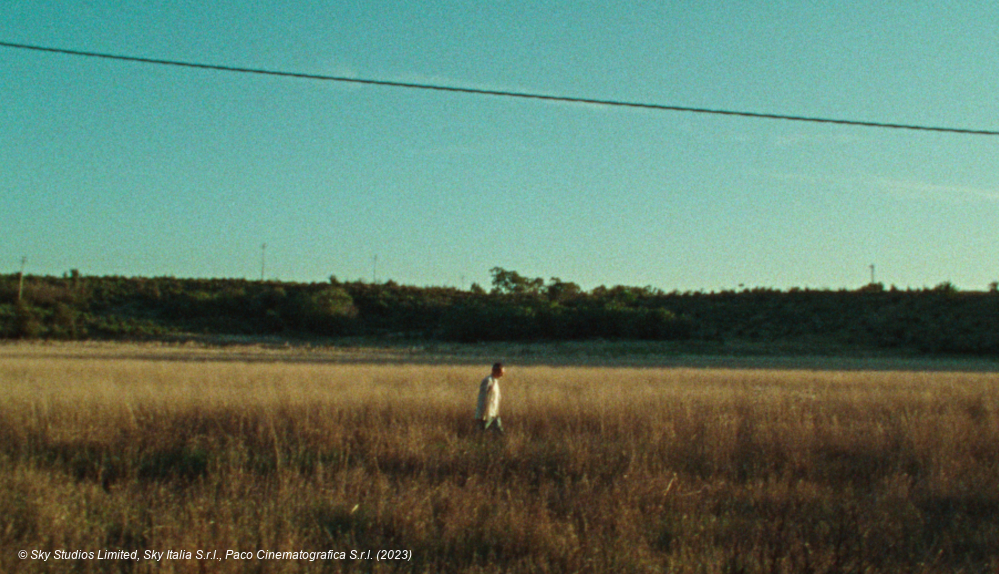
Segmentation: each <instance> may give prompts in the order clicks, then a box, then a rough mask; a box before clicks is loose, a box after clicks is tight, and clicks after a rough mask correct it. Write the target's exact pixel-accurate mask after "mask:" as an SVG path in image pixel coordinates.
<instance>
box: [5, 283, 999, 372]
mask: <svg viewBox="0 0 999 574" xmlns="http://www.w3.org/2000/svg"><path fill="white" fill-rule="evenodd" d="M492 274H493V284H492V288H491V289H490V290H489V291H486V290H485V289H483V288H481V287H479V286H477V285H473V286H472V288H471V289H470V290H467V291H466V290H459V289H454V288H444V287H426V288H421V287H412V286H405V285H398V284H396V283H394V282H392V281H389V282H386V283H377V284H375V283H365V282H360V281H358V282H340V281H338V280H337V279H336V278H335V277H331V278H330V281H329V282H327V283H283V282H265V281H246V280H240V279H176V278H172V277H158V278H124V277H82V276H80V275H79V274H78V273H76V272H73V273H72V274H71V275H68V276H65V277H62V278H58V277H31V276H29V277H26V278H25V282H24V287H23V292H22V293H21V297H20V299H19V298H18V294H19V293H18V291H19V289H18V287H19V286H18V277H17V276H16V275H7V276H0V337H3V338H39V337H42V338H62V339H79V338H95V337H96V338H162V337H169V336H176V335H185V334H188V335H189V334H207V335H277V336H284V337H315V336H321V337H339V336H353V335H360V336H370V335H381V336H385V335H389V336H401V337H416V338H432V339H442V340H450V341H461V342H475V341H535V340H586V339H596V338H602V339H632V340H691V339H692V340H702V341H731V340H739V341H759V342H781V341H803V340H813V341H815V342H816V343H817V344H819V345H830V344H833V345H853V346H863V347H876V348H891V349H905V350H913V351H918V352H927V353H977V354H989V353H997V352H999V294H997V293H995V292H989V293H981V292H976V293H972V292H959V291H957V290H956V289H954V288H953V287H952V286H950V285H949V284H944V285H941V286H938V287H935V288H933V289H920V290H906V291H899V290H896V289H891V290H885V289H884V288H883V287H882V286H880V285H871V286H867V287H865V288H863V289H860V290H857V291H846V290H840V291H828V290H819V291H815V290H791V291H777V290H769V289H754V290H744V291H738V292H736V291H723V292H720V293H703V292H696V293H677V292H673V293H665V292H662V291H660V290H657V289H652V288H649V287H643V288H637V287H624V286H617V287H612V288H607V287H597V288H595V289H593V290H591V291H584V290H582V289H581V288H580V287H579V286H578V285H576V284H574V283H569V282H564V281H561V280H560V279H558V278H553V279H551V280H550V281H547V282H546V281H544V280H543V279H540V278H527V277H523V276H521V275H519V274H518V273H516V272H514V271H507V270H504V269H500V268H495V269H493V270H492Z"/></svg>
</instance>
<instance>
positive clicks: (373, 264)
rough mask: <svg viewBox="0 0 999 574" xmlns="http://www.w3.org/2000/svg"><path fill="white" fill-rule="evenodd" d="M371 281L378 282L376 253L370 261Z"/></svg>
mask: <svg viewBox="0 0 999 574" xmlns="http://www.w3.org/2000/svg"><path fill="white" fill-rule="evenodd" d="M371 282H372V283H378V255H377V254H375V257H374V259H373V260H372V262H371Z"/></svg>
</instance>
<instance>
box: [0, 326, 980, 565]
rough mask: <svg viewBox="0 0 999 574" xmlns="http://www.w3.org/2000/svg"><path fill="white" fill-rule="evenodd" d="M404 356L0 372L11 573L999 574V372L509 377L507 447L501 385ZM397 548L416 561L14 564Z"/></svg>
mask: <svg viewBox="0 0 999 574" xmlns="http://www.w3.org/2000/svg"><path fill="white" fill-rule="evenodd" d="M496 350H497V349H490V352H495V351H496ZM540 354H541V353H540V352H532V353H531V359H532V360H533V361H534V362H535V363H540V362H541V361H540V360H539V355H540ZM407 356H411V354H409V355H407V352H406V351H404V350H403V351H400V350H398V349H395V350H384V349H381V350H378V349H374V350H364V349H347V350H335V349H326V350H303V349H296V348H292V349H264V348H246V347H237V348H231V349H209V348H200V347H193V348H192V347H175V346H126V345H122V346H109V345H49V346H45V345H30V346H25V345H7V346H2V347H0V571H3V572H70V571H83V572H106V571H121V570H127V571H135V572H153V571H156V572H198V571H202V570H203V571H209V572H246V571H260V572H325V571H329V572H339V571H350V570H352V569H359V570H361V571H366V570H368V569H371V570H374V571H407V572H409V571H413V572H424V571H426V572H441V571H445V572H492V571H513V572H535V571H555V572H562V571H579V572H655V571H661V570H663V569H667V568H668V569H670V570H671V571H677V572H739V571H744V572H756V571H767V572H805V571H809V572H839V571H862V570H866V571H884V572H889V571H898V570H907V571H918V572H953V571H959V570H964V571H969V572H978V571H983V572H985V571H995V569H996V567H997V566H999V557H997V556H999V553H997V550H996V548H999V544H997V542H999V493H997V491H996V488H995V480H996V476H999V474H997V473H999V440H997V439H999V416H997V413H999V375H997V374H996V373H994V372H990V371H989V369H988V363H984V362H978V363H974V364H971V365H970V368H969V369H968V372H957V371H941V370H939V367H940V363H938V362H927V363H925V366H926V367H927V368H926V369H922V370H892V369H891V367H892V366H899V365H901V363H896V364H893V363H890V362H886V361H880V360H879V361H873V362H871V363H870V364H871V365H872V367H873V368H872V369H871V370H866V369H865V368H864V364H863V362H862V361H860V360H855V361H853V362H850V363H849V365H850V369H851V370H848V371H843V370H828V369H827V370H818V369H806V368H797V369H782V370H770V369H763V368H746V367H748V366H755V365H753V364H752V362H748V363H747V362H746V361H743V362H742V363H725V362H724V361H722V360H710V359H709V360H705V359H700V360H699V361H700V362H698V360H691V361H688V363H689V364H691V365H694V364H701V365H703V364H711V363H714V364H721V365H725V364H731V365H733V367H732V368H706V367H693V366H673V367H668V368H664V367H654V366H642V367H634V366H632V367H626V366H612V367H600V366H593V365H587V366H578V365H576V366H573V365H568V366H545V365H543V364H531V365H524V366H521V365H518V364H517V363H516V362H510V361H508V363H509V371H508V376H507V378H505V379H504V380H503V394H504V400H503V419H504V423H505V426H506V427H507V430H508V433H507V436H505V437H503V438H502V439H494V438H493V437H490V436H480V435H479V434H477V433H475V432H472V430H471V421H470V417H471V412H472V409H473V407H474V400H475V394H476V392H477V386H478V381H479V380H480V379H481V378H482V377H483V376H484V375H485V374H487V372H488V363H489V361H488V360H483V361H482V363H481V364H433V362H434V361H433V360H432V358H430V357H427V356H425V355H420V357H419V362H408V361H407V360H406V358H407ZM466 358H467V357H466ZM555 359H556V360H555V361H554V362H556V363H558V362H565V363H572V362H573V361H571V360H569V361H559V360H557V359H558V357H556V358H555ZM665 360H668V361H671V362H673V363H674V364H682V363H683V361H677V359H676V358H675V357H674V358H667V359H665ZM641 362H642V363H644V364H646V365H649V364H651V363H654V361H651V360H649V358H648V357H643V360H642V361H641ZM796 364H803V365H806V364H807V362H799V363H796ZM816 364H822V365H826V366H828V362H827V361H826V360H818V361H817V362H816ZM905 365H906V366H909V367H912V366H917V367H918V366H919V365H918V364H914V363H912V362H907V363H905ZM813 366H814V365H813ZM735 367H742V368H735ZM392 548H397V549H405V550H410V551H411V552H412V553H413V559H412V560H411V561H408V562H370V563H367V562H366V563H362V562H354V561H350V560H325V561H324V560H316V561H309V560H285V561H258V560H249V561H235V560H227V561H212V562H199V561H197V560H193V559H192V560H174V561H164V562H161V563H156V562H146V561H139V562H136V563H117V562H113V561H111V562H107V561H106V562H98V561H75V562H74V561H63V562H60V563H52V562H49V563H42V562H39V561H33V560H30V559H29V560H20V559H18V558H16V552H17V551H18V550H21V549H28V550H29V551H30V550H32V549H40V550H45V551H53V550H55V549H67V550H76V549H83V550H87V551H93V552H96V551H97V550H99V549H125V550H129V551H130V550H135V549H138V550H139V552H140V554H142V553H143V552H144V551H145V550H146V549H152V550H158V551H162V550H166V549H189V550H196V549H206V550H219V551H220V553H222V554H224V553H225V551H226V550H239V551H251V552H256V551H257V550H262V549H270V550H300V549H301V550H310V551H319V550H343V551H346V552H349V551H350V550H363V551H366V550H374V551H377V550H379V549H392Z"/></svg>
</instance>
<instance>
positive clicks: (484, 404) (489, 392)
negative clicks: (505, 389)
mask: <svg viewBox="0 0 999 574" xmlns="http://www.w3.org/2000/svg"><path fill="white" fill-rule="evenodd" d="M499 406H500V387H499V379H497V378H494V377H493V376H492V375H490V376H488V377H486V378H484V379H482V383H480V384H479V402H478V403H477V404H476V406H475V420H482V421H487V420H489V419H491V418H495V417H498V416H499Z"/></svg>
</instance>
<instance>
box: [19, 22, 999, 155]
mask: <svg viewBox="0 0 999 574" xmlns="http://www.w3.org/2000/svg"><path fill="white" fill-rule="evenodd" d="M0 47H3V48H13V49H18V50H31V51H35V52H48V53H52V54H62V55H66V56H82V57H87V58H102V59H105V60H116V61H120V62H134V63H139V64H155V65H159V66H176V67H182V68H194V69H199V70H211V71H217V72H235V73H240V74H257V75H263V76H278V77H282V78H298V79H303V80H321V81H326V82H343V83H349V84H364V85H369V86H383V87H390V88H407V89H413V90H431V91H437V92H452V93H460V94H472V95H478V96H494V97H501V98H520V99H527V100H542V101H548V102H562V103H570V104H592V105H598V106H609V107H621V108H638V109H645V110H656V111H669V112H683V113H693V114H712V115H718V116H737V117H744V118H753V119H766V120H785V121H792V122H809V123H817V124H836V125H843V126H858V127H867V128H881V129H895V130H915V131H925V132H944V133H953V134H965V135H978V136H999V131H997V130H983V129H967V128H953V127H944V126H924V125H916V124H899V123H888V122H869V121H862V120H849V119H835V118H816V117H808V116H793V115H786V114H772V113H760V112H744V111H735V110H715V109H708V108H694V107H687V106H672V105H666V104H651V103H641V102H627V101H620V100H604V99H595V98H580V97H574V96H552V95H545V94H534V93H529V92H511V91H505V90H485V89H480V88H464V87H460V86H444V85H439V84H418V83H413V82H395V81H390V80H371V79H363V78H348V77H344V76H328V75H323V74H305V73H300V72H282V71H277V70H263V69H259V68H243V67H236V66H223V65H219V64H199V63H195V62H181V61H177V60H162V59H158V58H141V57H137V56H122V55H118V54H106V53H101V52H88V51H83V50H67V49H64V48H50V47H45V46H34V45H29V44H16V43H13V42H3V41H0Z"/></svg>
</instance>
